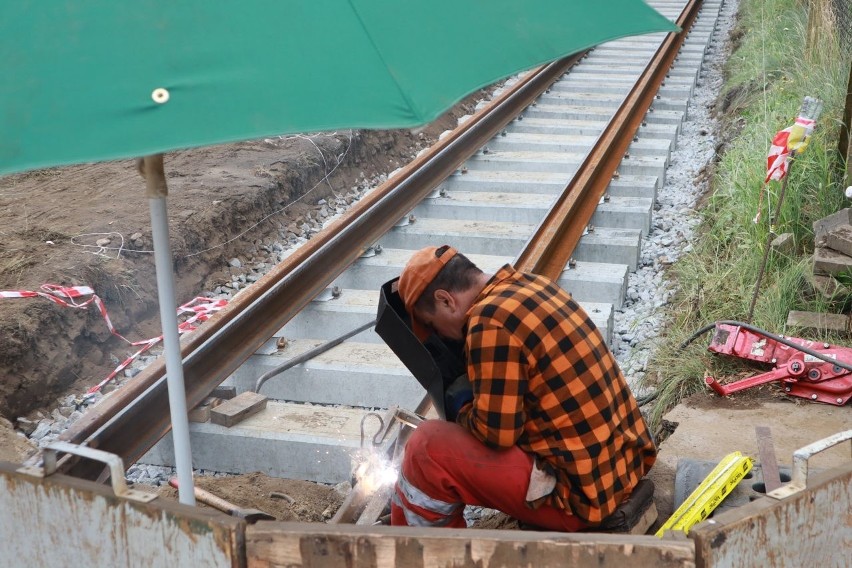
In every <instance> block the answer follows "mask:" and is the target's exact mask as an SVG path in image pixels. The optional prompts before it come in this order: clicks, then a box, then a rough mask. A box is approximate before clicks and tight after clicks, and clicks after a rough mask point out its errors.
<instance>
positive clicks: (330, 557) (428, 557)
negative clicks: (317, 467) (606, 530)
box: [246, 522, 695, 568]
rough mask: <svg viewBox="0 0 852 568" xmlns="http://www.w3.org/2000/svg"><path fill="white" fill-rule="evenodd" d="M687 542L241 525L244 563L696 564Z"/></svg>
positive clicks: (620, 567) (366, 566)
mask: <svg viewBox="0 0 852 568" xmlns="http://www.w3.org/2000/svg"><path fill="white" fill-rule="evenodd" d="M693 547H694V545H693V543H692V541H688V540H666V539H659V538H657V537H654V536H634V535H610V534H599V533H597V534H595V533H575V534H570V533H556V532H533V531H508V530H505V531H500V530H474V529H447V528H440V529H439V528H423V527H386V526H376V527H368V526H352V525H348V526H346V525H337V526H332V525H319V524H296V523H277V522H269V523H258V524H256V525H250V526H248V527H247V528H246V560H247V562H248V566H249V567H255V568H260V567H263V568H273V567H277V566H281V567H283V566H301V567H305V568H307V567H311V568H313V567H316V568H322V567H325V566H353V567H358V568H372V567H382V568H383V567H385V566H436V567H437V566H453V567H455V568H464V567H471V568H473V567H477V568H495V567H497V566H573V567H578V568H586V567H592V566H594V567H596V568H624V567H625V566H654V567H659V568H670V567H671V568H674V567H678V568H688V567H692V566H695V557H694V548H693Z"/></svg>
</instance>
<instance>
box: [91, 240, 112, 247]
mask: <svg viewBox="0 0 852 568" xmlns="http://www.w3.org/2000/svg"><path fill="white" fill-rule="evenodd" d="M111 243H112V241H111V240H109V239H98V240H97V241H95V244H96V245H98V246H99V247H108V246H109V245H110V244H111Z"/></svg>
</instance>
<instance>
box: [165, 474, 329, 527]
mask: <svg viewBox="0 0 852 568" xmlns="http://www.w3.org/2000/svg"><path fill="white" fill-rule="evenodd" d="M195 485H196V487H199V488H201V489H204V490H205V491H208V492H210V493H212V494H213V495H214V496H216V497H221V498H223V499H226V500H227V501H229V502H231V503H232V504H234V505H236V506H237V507H239V508H241V509H255V510H258V511H261V512H264V513H267V514H269V515H272V516H273V517H275V520H276V521H292V522H303V523H324V522H326V521H328V520H329V519H330V518H331V517H333V516H334V513H335V512H336V511H337V509H339V508H340V505H341V504H342V503H343V499H344V497H345V496H344V495H343V494H342V493H339V492H337V491H336V490H335V489H334V488H333V487H328V486H325V485H320V484H317V483H311V482H309V481H300V480H297V479H279V478H276V477H269V476H268V475H265V474H263V473H260V472H255V473H248V474H245V475H238V476H234V477H203V476H202V477H196V478H195ZM158 494H159V496H160V497H161V498H164V499H170V500H173V501H177V499H178V490H177V489H174V488H172V487H171V486H169V485H164V486H162V487H161V488H160V489H159V491H158ZM197 505H198V506H199V507H207V505H205V504H204V503H201V502H200V501H199V502H197Z"/></svg>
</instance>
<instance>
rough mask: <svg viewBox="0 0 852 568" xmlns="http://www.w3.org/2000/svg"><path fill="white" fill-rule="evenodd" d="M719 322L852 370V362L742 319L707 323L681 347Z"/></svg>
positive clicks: (682, 344)
mask: <svg viewBox="0 0 852 568" xmlns="http://www.w3.org/2000/svg"><path fill="white" fill-rule="evenodd" d="M719 324H724V325H735V326H737V327H742V328H745V329H747V330H749V331H753V332H754V333H759V334H760V335H763V336H764V337H768V338H769V339H772V340H774V341H777V342H778V343H783V344H784V345H786V346H787V347H792V348H793V349H796V350H798V351H801V352H802V353H805V354H807V355H810V356H811V357H816V358H817V359H819V360H820V361H824V362H826V363H831V364H832V365H837V366H838V367H840V368H841V369H846V370H847V371H852V364H849V363H844V362H842V361H838V360H836V359H833V358H831V357H829V356H828V355H823V354H822V353H819V352H818V351H814V350H813V349H808V348H807V347H804V346H802V345H798V344H796V343H793V342H792V341H790V340H788V339H786V338H784V337H782V336H780V335H775V334H774V333H771V332H768V331H766V330H765V329H760V328H759V327H755V326H753V325H750V324H747V323H743V322H741V321H733V320H721V321H717V322H716V323H711V324H709V325H705V326H704V327H702V328H701V329H699V330H698V331H696V332H695V333H693V334H692V335H690V336H689V337H688V338H687V339H686V341H684V342H683V343H681V344H680V348H681V349H683V348H684V347H686V346H687V345H689V344H690V343H692V342H693V341H695V340H696V339H697V338H698V337H699V336H701V335H704V334H705V333H707V332H708V331H710V330H711V329H713V328H715V327H716V326H717V325H719Z"/></svg>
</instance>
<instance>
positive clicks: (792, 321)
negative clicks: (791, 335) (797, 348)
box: [787, 310, 849, 333]
mask: <svg viewBox="0 0 852 568" xmlns="http://www.w3.org/2000/svg"><path fill="white" fill-rule="evenodd" d="M787 327H795V328H803V329H811V330H815V331H819V332H826V331H832V332H836V333H847V332H848V331H849V316H848V315H845V314H825V313H817V312H800V311H795V310H791V311H790V313H789V314H787Z"/></svg>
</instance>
